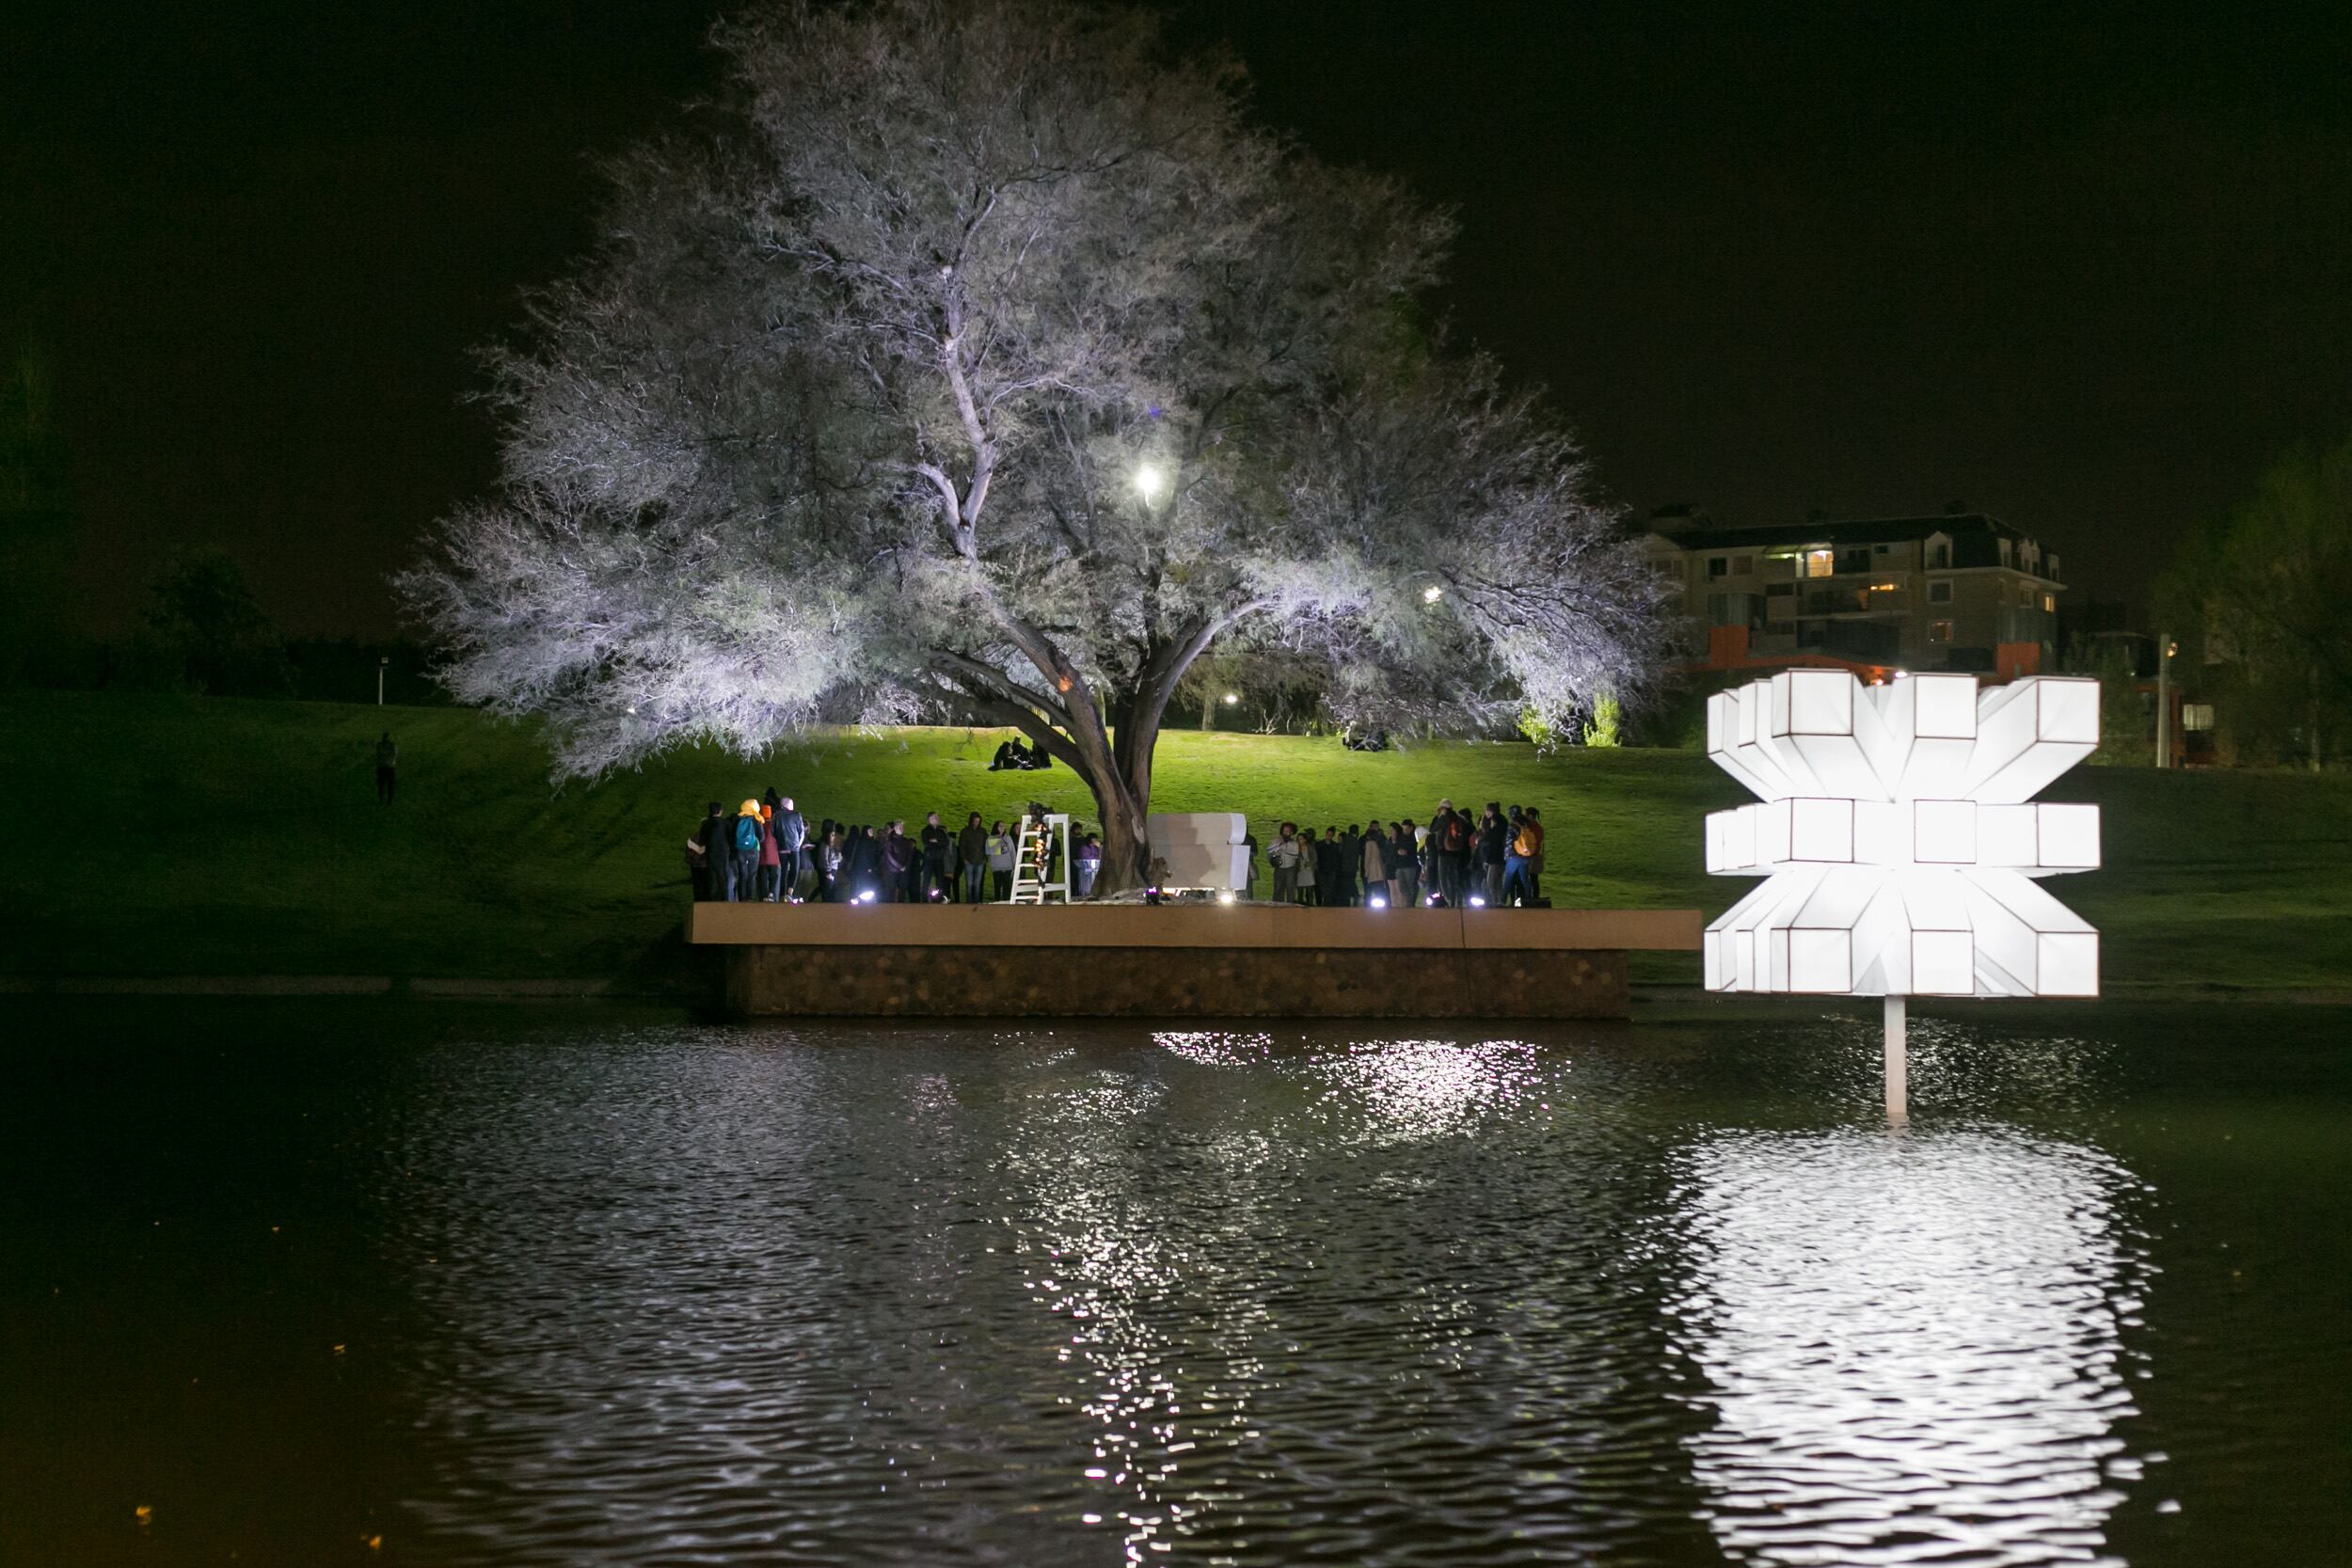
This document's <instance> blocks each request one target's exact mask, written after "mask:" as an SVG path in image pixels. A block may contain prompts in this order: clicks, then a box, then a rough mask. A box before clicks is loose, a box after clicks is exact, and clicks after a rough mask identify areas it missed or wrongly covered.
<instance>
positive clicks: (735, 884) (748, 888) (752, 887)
mask: <svg viewBox="0 0 2352 1568" xmlns="http://www.w3.org/2000/svg"><path fill="white" fill-rule="evenodd" d="M767 832H768V825H767V823H765V822H763V821H761V820H760V816H759V802H758V801H757V800H746V801H744V802H743V809H742V810H740V811H739V812H737V813H736V814H735V825H734V827H733V828H731V829H730V830H729V833H730V835H731V836H730V837H729V839H728V845H729V847H731V848H732V849H733V851H734V853H733V854H732V855H731V856H730V857H729V858H730V859H731V860H732V861H733V862H734V865H733V868H732V870H731V871H730V873H729V879H730V880H729V885H728V887H727V898H728V900H729V901H730V902H732V903H737V904H748V903H750V902H752V901H753V900H754V899H755V898H757V897H758V896H759V846H760V841H761V840H762V839H763V838H765V837H766V836H767Z"/></svg>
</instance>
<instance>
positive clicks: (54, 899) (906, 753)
mask: <svg viewBox="0 0 2352 1568" xmlns="http://www.w3.org/2000/svg"><path fill="white" fill-rule="evenodd" d="M0 724H5V725H6V733H7V736H8V742H7V744H6V746H5V747H0V821H4V822H5V823H6V824H7V825H8V828H7V832H6V834H5V837H0V892H4V893H5V907H4V908H0V973H11V974H396V975H452V976H469V975H473V976H532V975H596V976H608V975H609V976H616V977H625V976H628V975H630V974H654V973H658V972H660V971H661V970H663V969H665V968H666V967H668V966H671V965H674V964H675V961H676V943H677V935H676V932H677V927H678V924H679V919H680V915H681V913H682V911H683V908H684V902H685V897H686V880H685V869H684V864H683V862H682V860H681V858H680V847H681V846H682V845H683V842H684V840H685V838H686V835H687V833H688V832H690V831H691V829H692V828H693V826H694V823H695V821H696V819H697V818H698V817H699V816H701V810H702V804H703V802H704V801H706V800H710V799H712V798H718V799H722V800H726V801H727V802H728V803H729V804H730V805H733V804H734V803H735V802H737V801H739V800H742V799H743V797H745V796H746V795H752V794H756V793H758V792H759V791H760V790H762V789H764V788H766V787H767V786H768V785H769V784H774V785H776V786H777V787H778V788H779V789H781V790H783V791H784V792H785V793H787V794H788V795H794V796H796V797H798V799H799V801H800V805H801V808H802V810H803V811H804V812H805V813H806V814H807V815H808V816H809V818H810V820H811V821H812V822H814V821H816V820H817V819H818V818H819V817H823V816H847V817H851V818H855V819H857V820H860V821H880V820H882V819H885V818H887V817H891V816H906V817H908V818H910V819H918V818H919V817H920V816H921V815H922V813H923V812H924V811H926V810H930V809H937V810H939V811H940V812H941V813H942V814H943V816H946V817H947V818H948V819H949V820H950V821H951V822H955V821H961V815H962V814H963V813H964V812H966V811H970V810H974V809H977V810H979V811H980V812H982V813H984V814H985V815H986V816H987V817H988V818H989V819H990V820H994V819H995V818H997V817H1009V816H1011V815H1012V814H1013V812H1014V810H1015V808H1017V807H1018V806H1019V805H1020V804H1021V803H1022V802H1023V801H1024V800H1029V799H1032V798H1034V799H1039V800H1045V801H1046V802H1047V803H1048V804H1050V805H1053V806H1056V807H1058V808H1062V809H1066V810H1068V811H1070V812H1072V813H1073V815H1077V816H1089V815H1090V813H1091V809H1092V808H1091V803H1090V801H1089V800H1088V798H1087V796H1086V794H1085V792H1084V790H1082V789H1081V788H1080V787H1079V786H1078V784H1077V783H1076V781H1075V780H1074V779H1073V777H1072V775H1071V774H1070V773H1069V772H1068V771H1067V770H1066V769H1059V768H1057V769H1055V770H1053V771H1051V772H1047V773H1025V774H1001V773H995V774H993V773H990V772H989V771H988V769H987V764H988V758H989V756H990V754H991V753H993V752H994V750H995V747H996V743H997V740H998V739H999V738H1000V736H1001V735H1002V733H1003V732H1000V731H994V730H977V731H974V730H961V729H909V730H903V731H893V732H889V733H888V734H886V735H882V736H861V735H854V734H837V735H832V736H825V737H822V738H820V739H817V740H813V741H811V742H809V743H806V744H803V745H797V746H794V747H790V748H787V749H782V750H780V751H779V752H777V753H776V754H774V755H773V756H771V757H770V758H769V759H767V760H766V761H763V762H761V763H758V764H756V765H747V764H744V763H740V762H738V761H736V760H734V759H732V758H729V757H726V756H723V755H721V754H719V753H716V752H683V753H677V754H674V755H671V756H668V757H665V758H662V759H661V760H660V761H658V762H656V763H654V764H652V765H650V766H648V767H647V768H644V769H643V770H642V771H639V772H634V773H628V774H624V775H621V776H619V777H616V778H613V779H610V780H607V781H605V782H603V783H601V784H595V785H592V786H583V785H578V784H574V785H570V786H566V787H564V788H562V789H557V788H555V787H553V786H551V785H550V784H548V763H547V756H546V753H545V752H544V751H543V750H542V749H541V748H540V747H539V745H538V744H537V742H536V740H535V738H534V737H533V736H532V733H531V732H530V731H529V730H528V729H526V728H520V727H516V726H512V725H504V724H500V723H497V722H494V721H489V720H486V719H485V718H483V717H482V716H481V715H479V714H476V713H473V712H470V711H467V710H462V709H450V708H388V709H378V708H373V707H364V706H346V705H328V704H309V703H273V702H241V701H226V700H202V699H190V698H175V697H158V696H143V695H131V694H113V693H107V694H98V695H90V694H82V693H48V692H34V693H16V694H11V695H8V696H6V697H0ZM388 725H389V727H390V728H391V729H392V731H393V733H394V736H395V737H396V738H397V739H398V740H399V742H400V746H401V768H400V778H401V783H400V800H399V803H398V804H397V805H396V806H395V807H393V808H392V809H391V810H389V811H384V810H380V809H378V807H377V806H376V804H375V800H374V783H373V743H374V740H375V736H376V735H377V733H378V732H379V730H381V729H382V728H384V727H386V726H388ZM1440 796H1451V797H1452V798H1453V799H1454V800H1455V802H1456V803H1459V804H1470V803H1471V802H1476V801H1484V800H1502V801H1504V802H1505V803H1510V802H1514V801H1516V802H1518V803H1521V804H1526V805H1534V806H1539V807H1541V808H1542V809H1543V813H1544V820H1545V822H1546V824H1547V825H1548V826H1549V829H1550V854H1549V859H1550V869H1549V876H1548V878H1547V888H1546V891H1547V892H1548V893H1549V895H1551V896H1552V898H1553V899H1554V901H1555V902H1557V903H1560V904H1563V905H1567V904H1582V905H1613V906H1626V907H1649V908H1672V907H1690V906H1696V907H1698V908H1700V909H1703V910H1705V911H1707V912H1708V914H1709V915H1712V914H1714V913H1716V912H1718V911H1721V910H1722V909H1724V907H1725V906H1726V905H1728V904H1729V903H1730V902H1731V901H1732V900H1733V899H1734V898H1736V897H1737V896H1739V895H1740V893H1741V892H1742V891H1744V889H1745V888H1746V887H1747V886H1749V885H1750V884H1749V883H1748V882H1747V881H1746V879H1720V878H1710V877H1708V876H1706V875H1704V874H1703V873H1702V872H1701V871H1700V870H1699V845H1700V818H1701V817H1702V816H1703V815H1704V814H1705V813H1706V812H1708V811H1709V810H1712V809H1715V808H1717V807H1721V806H1725V805H1731V804H1735V803H1737V802H1738V801H1740V800H1743V799H1745V797H1744V795H1743V794H1742V792H1741V791H1740V789H1739V788H1738V787H1737V786H1736V785H1735V784H1732V783H1731V781H1730V780H1729V779H1727V778H1725V777H1724V776H1723V775H1722V774H1721V773H1720V772H1718V771H1717V770H1716V769H1715V768H1713V767H1712V766H1711V765H1709V764H1708V761H1707V759H1706V758H1705V757H1703V756H1701V755H1698V754H1696V753H1693V752H1649V751H1613V752H1610V751H1603V752H1580V751H1571V752H1557V753H1554V754H1552V755H1549V756H1542V755H1538V754H1537V753H1536V752H1534V749H1533V748H1531V747H1527V746H1521V745H1485V744H1464V745H1437V746H1422V747H1416V748H1414V749H1412V750H1410V751H1403V752H1381V753H1362V752H1349V751H1346V750H1344V749H1343V748H1342V747H1341V746H1340V745H1339V744H1338V743H1337V742H1336V741H1333V740H1327V739H1301V738H1295V737H1289V736H1277V737H1268V736H1237V735H1201V734H1197V733H1192V732H1188V731H1174V732H1171V733H1169V734H1168V736H1166V737H1165V738H1164V739H1163V740H1162V742H1161V745H1160V753H1159V768H1158V794H1157V797H1156V799H1155V801H1154V804H1155V805H1156V806H1157V807H1158V808H1159V809H1161V810H1167V811H1213V810H1225V811H1235V810H1237V811H1245V812H1248V814H1249V817H1250V821H1251V823H1252V825H1253V826H1254V827H1255V828H1256V830H1257V832H1258V834H1259V837H1260V839H1261V840H1262V841H1263V840H1266V839H1270V838H1271V837H1272V825H1273V824H1274V823H1276V822H1279V821H1280V820H1281V819H1283V818H1284V817H1289V818H1292V819H1295V820H1297V821H1301V822H1310V823H1312V824H1314V825H1315V826H1317V827H1321V826H1323V825H1325V824H1327V823H1329V824H1336V825H1340V826H1345V825H1346V824H1348V823H1350V822H1359V821H1362V820H1364V819H1365V818H1366V817H1367V816H1371V815H1374V814H1375V813H1376V814H1377V815H1378V816H1382V817H1383V818H1393V817H1397V816H1405V815H1407V814H1412V815H1416V816H1423V817H1425V816H1427V815H1428V814H1429V812H1430V811H1431V809H1432V808H1433V807H1434V806H1435V804H1436V802H1437V800H1438V797H1440ZM2046 798H2048V799H2053V800H2096V801H2098V802H2100V803H2101V804H2102V805H2104V806H2105V807H2106V858H2107V866H2108V868H2107V869H2106V870H2104V871H2099V872H2094V873H2090V874H2089V875H2086V876H2079V877H2068V878H2065V879H2061V880H2058V881H2057V882H2054V883H2053V884H2052V885H2053V888H2054V890H2055V891H2057V892H2058V894H2059V895H2060V896H2062V897H2064V898H2066V899H2067V900H2068V901H2069V902H2070V903H2072V904H2074V906H2075V907H2076V908H2078V909H2080V910H2081V911H2083V913H2084V914H2085V915H2087V916H2088V917H2089V918H2090V920H2091V921H2092V922H2093V923H2095V924H2096V925H2098V926H2099V927H2100V928H2101V929H2102V930H2103V931H2104V932H2105V933H2106V945H2105V959H2106V974H2107V977H2108V979H2109V980H2110V982H2112V983H2114V985H2115V986H2116V988H2117V989H2126V988H2176V987H2177V988H2191V987H2201V986H2216V985H2219V986H2244V987H2251V988H2268V989H2339V988H2352V780H2348V779H2344V778H2341V777H2328V778H2316V779H2314V778H2309V777H2304V776H2301V775H2287V774H2257V773H2167V774H2159V773H2155V772H2152V771H2149V770H2145V769H2124V768H2077V769H2076V770H2074V772H2073V773H2071V774H2069V775H2068V776H2067V777H2066V778H2065V779H2063V780H2061V781H2060V782H2059V784H2058V785H2056V786H2055V787H2053V788H2052V789H2051V790H2050V791H2049V792H2048V793H2047V797H2046ZM1635 973H1636V977H1637V978H1646V979H1649V980H1653V981H1661V982H1669V983H1686V984H1687V983H1695V978H1696V974H1697V967H1696V960H1695V959H1694V958H1688V957H1684V956H1678V955H1676V956H1668V955H1653V956H1650V957H1648V958H1637V960H1636V972H1635Z"/></svg>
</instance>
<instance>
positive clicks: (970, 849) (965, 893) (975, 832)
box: [956, 812, 988, 904]
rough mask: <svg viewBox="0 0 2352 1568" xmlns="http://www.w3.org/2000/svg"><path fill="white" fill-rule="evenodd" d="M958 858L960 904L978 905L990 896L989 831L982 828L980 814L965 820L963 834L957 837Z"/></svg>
mask: <svg viewBox="0 0 2352 1568" xmlns="http://www.w3.org/2000/svg"><path fill="white" fill-rule="evenodd" d="M956 857H957V865H958V870H957V873H956V875H957V876H958V877H959V878H960V879H961V882H962V886H961V890H960V894H959V897H958V902H960V903H965V904H977V903H978V902H979V901H980V900H981V899H983V898H985V897H987V896H988V830H987V829H986V828H983V827H981V826H980V814H979V813H978V812H974V813H973V814H972V815H971V816H968V817H966V818H964V823H963V832H960V833H958V834H957V835H956Z"/></svg>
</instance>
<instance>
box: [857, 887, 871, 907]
mask: <svg viewBox="0 0 2352 1568" xmlns="http://www.w3.org/2000/svg"><path fill="white" fill-rule="evenodd" d="M857 901H858V902H859V903H861V904H870V903H872V902H873V901H874V890H873V889H872V888H870V887H869V888H867V889H866V891H865V892H864V893H861V894H859V895H857Z"/></svg>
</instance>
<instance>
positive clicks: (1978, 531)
mask: <svg viewBox="0 0 2352 1568" xmlns="http://www.w3.org/2000/svg"><path fill="white" fill-rule="evenodd" d="M1661 520H1662V519H1661ZM1651 531H1652V532H1654V533H1656V534H1658V535H1659V537H1661V538H1662V539H1666V540H1669V541H1671V542H1672V543H1674V544H1675V545H1677V546H1680V547H1681V548H1683V549H1686V550H1726V549H1763V548H1768V547H1770V546H1775V545H1785V546H1799V545H1826V546H1832V547H1835V546H1839V545H1891V544H1894V543H1896V542H1897V541H1899V540H1913V539H1925V538H1927V537H1929V536H1930V535H1931V534H1937V533H1947V534H1950V535H1951V536H1952V537H1953V538H1954V539H1958V538H1960V537H1961V535H1963V534H1969V535H1973V536H1975V537H1978V538H1986V537H1992V538H2001V537H2007V538H2010V539H2024V538H2026V534H2025V533H2024V532H2022V531H2019V530H2017V529H2014V528H2011V527H2010V525H2009V524H2007V523H2005V522H2002V521H2001V520H2000V519H1999V518H1998V517H1988V516H1986V515H1984V514H1983V513H1981V512H1962V513H1939V514H1937V515H1934V516H1931V517H1872V518H1863V519H1838V520H1835V521H1833V520H1828V519H1818V518H1817V519H1812V520H1800V521H1798V522H1793V523H1766V524H1761V525H1756V526H1752V527H1746V528H1682V529H1676V528H1655V527H1654V528H1653V529H1652V530H1651Z"/></svg>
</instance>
